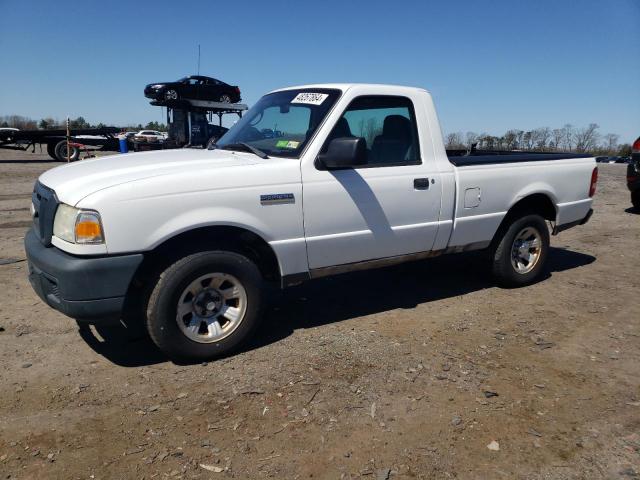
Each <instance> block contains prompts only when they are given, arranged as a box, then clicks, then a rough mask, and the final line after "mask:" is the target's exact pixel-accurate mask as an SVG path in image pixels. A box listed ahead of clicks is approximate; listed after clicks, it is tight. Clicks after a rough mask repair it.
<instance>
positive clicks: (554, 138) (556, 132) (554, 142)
mask: <svg viewBox="0 0 640 480" xmlns="http://www.w3.org/2000/svg"><path fill="white" fill-rule="evenodd" d="M563 136H564V132H563V131H562V129H561V128H554V129H553V131H552V132H551V142H550V144H549V145H550V146H551V147H552V148H553V149H554V150H558V149H559V148H560V145H561V144H562V138H563Z"/></svg>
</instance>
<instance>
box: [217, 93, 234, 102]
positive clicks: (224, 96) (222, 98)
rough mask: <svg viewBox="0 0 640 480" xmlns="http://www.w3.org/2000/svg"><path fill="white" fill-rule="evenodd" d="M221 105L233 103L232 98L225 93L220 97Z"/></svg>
mask: <svg viewBox="0 0 640 480" xmlns="http://www.w3.org/2000/svg"><path fill="white" fill-rule="evenodd" d="M219 101H220V103H231V97H230V96H229V95H228V94H226V93H224V94H222V95H220V99H219Z"/></svg>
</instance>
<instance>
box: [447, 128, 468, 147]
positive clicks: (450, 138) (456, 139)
mask: <svg viewBox="0 0 640 480" xmlns="http://www.w3.org/2000/svg"><path fill="white" fill-rule="evenodd" d="M445 143H446V147H447V148H450V149H456V148H458V149H460V148H464V141H463V140H462V132H452V133H449V134H448V135H447V136H446V141H445Z"/></svg>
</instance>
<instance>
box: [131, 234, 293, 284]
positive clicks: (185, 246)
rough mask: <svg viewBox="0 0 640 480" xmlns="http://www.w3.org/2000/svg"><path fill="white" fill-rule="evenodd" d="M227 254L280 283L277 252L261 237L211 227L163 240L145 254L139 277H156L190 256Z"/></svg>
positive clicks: (268, 278) (266, 277)
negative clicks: (244, 259) (215, 252)
mask: <svg viewBox="0 0 640 480" xmlns="http://www.w3.org/2000/svg"><path fill="white" fill-rule="evenodd" d="M216 249H221V250H228V251H231V252H235V253H239V254H241V255H244V256H246V257H247V258H249V259H250V260H251V261H253V262H254V263H255V264H256V265H257V266H258V268H259V270H260V272H261V273H262V275H263V277H264V278H265V279H267V280H273V281H279V280H280V278H281V268H280V263H279V261H278V257H277V255H276V252H275V251H274V250H273V248H272V247H271V245H269V243H268V242H267V241H266V240H265V239H264V238H263V237H262V236H261V235H259V234H257V233H255V232H253V231H251V230H249V229H247V228H244V227H240V226H235V225H208V226H199V227H194V228H191V229H187V230H184V231H181V232H179V233H176V234H175V235H173V236H171V237H168V238H166V239H163V240H162V241H161V242H160V243H158V244H157V245H155V246H154V248H153V249H152V250H149V251H147V252H145V254H144V257H145V258H144V261H143V262H142V264H141V265H140V268H139V269H138V270H139V271H138V275H137V276H139V277H145V276H147V275H148V274H149V273H151V272H154V273H157V270H158V269H159V268H163V267H166V266H167V265H169V264H171V263H173V262H175V261H177V260H178V259H179V258H182V257H184V256H186V255H189V254H191V253H195V252H198V251H204V250H216Z"/></svg>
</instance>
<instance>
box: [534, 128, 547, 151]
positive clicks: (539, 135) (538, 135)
mask: <svg viewBox="0 0 640 480" xmlns="http://www.w3.org/2000/svg"><path fill="white" fill-rule="evenodd" d="M531 133H532V137H533V143H534V148H535V149H536V150H545V149H546V148H547V142H548V141H549V139H550V138H551V129H550V128H549V127H540V128H536V129H535V130H533V132H531Z"/></svg>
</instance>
